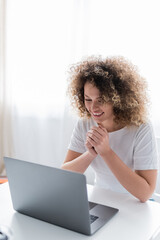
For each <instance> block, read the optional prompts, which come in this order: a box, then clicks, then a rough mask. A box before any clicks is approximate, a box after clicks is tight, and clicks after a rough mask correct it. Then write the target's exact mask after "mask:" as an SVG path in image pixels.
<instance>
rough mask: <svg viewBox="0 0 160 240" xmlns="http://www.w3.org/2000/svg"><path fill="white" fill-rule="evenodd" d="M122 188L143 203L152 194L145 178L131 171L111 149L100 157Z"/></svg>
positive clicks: (151, 189)
mask: <svg viewBox="0 0 160 240" xmlns="http://www.w3.org/2000/svg"><path fill="white" fill-rule="evenodd" d="M102 158H103V160H104V161H105V162H106V164H107V165H108V167H109V168H110V170H111V171H112V172H113V174H114V175H115V177H116V178H117V179H118V181H119V182H120V183H121V184H122V186H123V187H124V188H125V189H126V190H127V191H128V192H130V193H131V194H132V195H134V196H135V197H136V198H138V199H139V200H140V201H141V202H145V201H146V200H148V198H149V197H150V196H151V195H152V193H153V190H154V189H153V186H150V184H149V183H148V182H147V181H146V179H145V178H143V177H142V176H140V175H138V174H137V173H136V172H134V171H132V170H131V169H130V168H129V167H128V166H127V165H126V164H125V163H124V162H123V161H122V160H121V159H120V158H119V157H118V156H117V155H116V154H115V153H114V152H113V151H112V150H111V149H110V150H109V151H108V154H107V155H105V156H103V157H102Z"/></svg>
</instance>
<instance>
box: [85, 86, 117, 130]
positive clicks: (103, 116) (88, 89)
mask: <svg viewBox="0 0 160 240" xmlns="http://www.w3.org/2000/svg"><path fill="white" fill-rule="evenodd" d="M84 100H85V107H86V108H87V110H88V112H89V113H90V114H91V116H92V118H93V119H94V120H95V121H96V122H97V123H102V124H103V125H104V126H105V125H106V124H105V123H107V125H108V124H109V123H113V119H114V115H113V107H112V104H111V103H110V102H107V103H105V102H104V101H103V99H102V96H101V94H100V91H99V89H98V88H96V87H95V86H94V85H93V84H91V83H89V82H86V84H85V85H84Z"/></svg>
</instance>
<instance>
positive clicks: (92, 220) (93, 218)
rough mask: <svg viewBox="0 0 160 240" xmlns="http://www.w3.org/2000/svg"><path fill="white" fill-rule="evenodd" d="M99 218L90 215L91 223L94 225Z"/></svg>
mask: <svg viewBox="0 0 160 240" xmlns="http://www.w3.org/2000/svg"><path fill="white" fill-rule="evenodd" d="M97 218H98V217H97V216H94V215H90V223H93V222H94V221H96V219H97Z"/></svg>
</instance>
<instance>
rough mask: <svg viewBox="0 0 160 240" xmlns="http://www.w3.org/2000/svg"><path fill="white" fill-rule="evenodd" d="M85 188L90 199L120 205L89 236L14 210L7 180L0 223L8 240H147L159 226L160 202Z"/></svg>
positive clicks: (0, 196)
mask: <svg viewBox="0 0 160 240" xmlns="http://www.w3.org/2000/svg"><path fill="white" fill-rule="evenodd" d="M87 188H88V198H89V200H90V201H93V202H97V203H101V204H104V205H108V206H111V207H116V208H119V212H118V213H117V214H116V215H115V216H114V218H112V219H111V220H110V221H109V222H108V223H107V224H106V225H105V226H103V227H102V228H101V229H100V230H98V231H97V232H96V233H95V234H94V235H92V236H90V237H88V236H85V235H83V234H80V233H76V232H73V231H70V230H67V229H64V228H61V227H58V226H55V225H52V224H49V223H46V222H43V221H40V220H37V219H34V218H31V217H28V216H25V215H23V214H20V213H17V212H15V211H14V210H13V207H12V202H11V197H10V192H9V187H8V183H5V184H2V185H0V225H3V226H7V227H9V229H11V231H12V237H11V240H28V239H29V240H35V239H38V240H44V239H47V240H53V239H58V240H64V239H65V240H72V239H73V240H75V239H76V240H81V239H90V240H93V239H96V240H103V239H109V240H116V239H119V240H121V239H123V240H128V239H130V240H135V239H136V240H149V239H152V235H153V234H154V233H155V232H156V230H157V229H158V228H159V227H160V204H159V203H156V202H152V201H147V202H146V203H141V202H139V201H138V200H137V199H136V198H134V197H133V196H131V195H128V194H121V193H115V192H112V191H109V190H105V189H101V188H97V187H93V186H91V185H87Z"/></svg>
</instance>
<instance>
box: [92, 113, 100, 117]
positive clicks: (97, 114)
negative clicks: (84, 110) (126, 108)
mask: <svg viewBox="0 0 160 240" xmlns="http://www.w3.org/2000/svg"><path fill="white" fill-rule="evenodd" d="M101 114H102V113H93V115H95V116H99V115H101Z"/></svg>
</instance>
